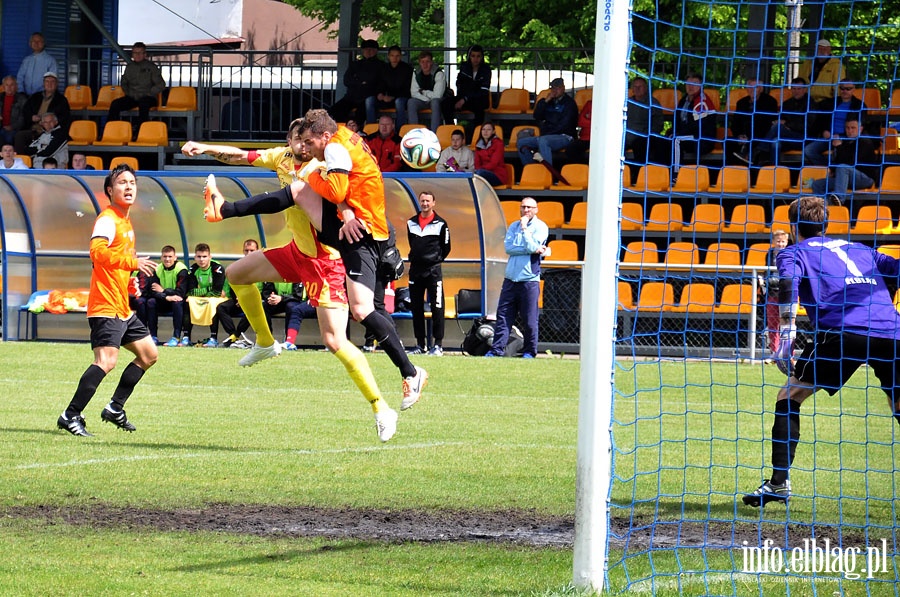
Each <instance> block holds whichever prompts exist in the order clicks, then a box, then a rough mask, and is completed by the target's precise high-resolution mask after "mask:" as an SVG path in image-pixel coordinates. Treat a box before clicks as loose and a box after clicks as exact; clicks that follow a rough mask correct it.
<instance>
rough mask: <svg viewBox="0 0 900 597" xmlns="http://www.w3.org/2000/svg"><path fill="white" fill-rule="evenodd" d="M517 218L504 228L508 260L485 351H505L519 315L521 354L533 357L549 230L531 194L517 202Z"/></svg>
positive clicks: (497, 353)
mask: <svg viewBox="0 0 900 597" xmlns="http://www.w3.org/2000/svg"><path fill="white" fill-rule="evenodd" d="M519 213H520V214H521V215H522V217H521V219H519V220H516V221H515V222H513V223H512V224H511V225H510V226H509V229H508V230H507V231H506V238H505V239H504V241H503V246H504V248H505V249H506V254H507V255H509V260H508V261H507V262H506V276H505V278H504V280H503V286H502V287H501V289H500V302H499V304H498V305H497V323H496V324H495V326H494V343H493V345H492V346H491V350H490V351H489V352H488V353H487V354H486V355H485V356H488V357H499V356H503V355H504V354H505V353H506V343H507V340H509V332H510V329H511V328H512V326H513V324H514V323H515V322H516V316H517V315H519V314H521V315H522V323H523V327H524V328H525V329H524V330H522V334H523V335H524V337H525V346H524V347H523V349H522V357H523V358H526V359H533V358H534V356H535V355H536V354H537V340H538V298H539V296H540V293H541V282H540V278H541V257H542V256H543V255H544V254H546V253H547V252H548V250H547V238H548V236H549V235H550V230H549V229H548V228H547V224H545V223H544V222H543V221H542V220H539V219H538V217H537V213H538V207H537V202H536V201H535V200H534V198H533V197H525V198H524V199H522V203H521V205H520V206H519Z"/></svg>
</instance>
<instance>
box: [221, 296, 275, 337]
mask: <svg viewBox="0 0 900 597" xmlns="http://www.w3.org/2000/svg"><path fill="white" fill-rule="evenodd" d="M231 289H232V290H233V291H234V295H235V296H236V297H237V300H238V303H240V305H241V309H242V310H243V311H244V317H245V318H246V319H247V321H248V322H250V326H251V327H252V328H253V331H254V332H256V345H257V346H262V347H269V346H272V345H273V344H275V336H273V335H272V330H271V329H269V322H268V321H266V310H265V309H264V308H263V304H262V295H261V294H260V293H259V288H257V287H256V284H232V285H231Z"/></svg>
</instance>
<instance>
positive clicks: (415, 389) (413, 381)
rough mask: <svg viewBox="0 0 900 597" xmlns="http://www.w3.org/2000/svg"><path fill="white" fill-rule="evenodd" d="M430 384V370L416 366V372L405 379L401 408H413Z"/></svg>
mask: <svg viewBox="0 0 900 597" xmlns="http://www.w3.org/2000/svg"><path fill="white" fill-rule="evenodd" d="M427 385H428V372H427V371H425V370H424V369H422V368H421V367H416V374H415V375H413V376H412V377H407V378H405V379H404V380H403V401H402V402H401V403H400V410H406V409H408V408H412V406H413V404H415V403H416V402H418V401H419V398H421V397H422V392H423V391H424V390H425V386H427Z"/></svg>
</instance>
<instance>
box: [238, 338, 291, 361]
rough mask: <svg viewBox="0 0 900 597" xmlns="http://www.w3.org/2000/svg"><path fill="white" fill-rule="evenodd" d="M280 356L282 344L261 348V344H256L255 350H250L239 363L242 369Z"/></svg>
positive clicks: (276, 343) (275, 343)
mask: <svg viewBox="0 0 900 597" xmlns="http://www.w3.org/2000/svg"><path fill="white" fill-rule="evenodd" d="M280 354H281V344H279V343H278V342H274V343H272V346H260V345H259V344H254V345H253V348H251V349H250V352H248V353H247V354H245V355H244V356H243V357H241V360H240V361H238V365H240V366H241V367H252V366H253V365H255V364H257V363H258V362H260V361H264V360H266V359H271V358H272V357H277V356H278V355H280Z"/></svg>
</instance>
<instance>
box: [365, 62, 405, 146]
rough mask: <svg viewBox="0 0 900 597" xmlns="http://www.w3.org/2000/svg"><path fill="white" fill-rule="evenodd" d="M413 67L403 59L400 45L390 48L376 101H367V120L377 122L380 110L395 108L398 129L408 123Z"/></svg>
mask: <svg viewBox="0 0 900 597" xmlns="http://www.w3.org/2000/svg"><path fill="white" fill-rule="evenodd" d="M412 78H413V67H412V66H410V64H409V63H408V62H405V61H404V60H403V53H402V52H401V51H400V46H391V47H390V48H388V55H387V63H386V64H385V65H384V68H383V69H382V71H381V79H380V87H379V91H378V94H377V95H376V96H375V97H374V101H371V102H370V101H366V120H368V121H369V122H375V115H376V112H377V111H378V110H384V109H385V108H393V109H395V110H396V111H397V121H396V126H397V129H400V128H402V127H403V125H404V124H406V105H407V103H408V102H409V91H410V86H411V85H412Z"/></svg>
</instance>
